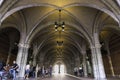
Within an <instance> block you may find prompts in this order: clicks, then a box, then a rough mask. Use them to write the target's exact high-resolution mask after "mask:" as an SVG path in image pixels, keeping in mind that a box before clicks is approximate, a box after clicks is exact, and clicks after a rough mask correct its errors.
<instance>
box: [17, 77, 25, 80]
mask: <svg viewBox="0 0 120 80" xmlns="http://www.w3.org/2000/svg"><path fill="white" fill-rule="evenodd" d="M24 79H25V78H24V77H18V78H17V80H24Z"/></svg>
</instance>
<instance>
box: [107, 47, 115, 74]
mask: <svg viewBox="0 0 120 80" xmlns="http://www.w3.org/2000/svg"><path fill="white" fill-rule="evenodd" d="M106 48H107V52H108V55H107V57H108V60H109V64H110V69H111V73H112V76H115V73H114V69H113V64H112V60H111V56H110V50H109V47H108V45H107V46H106Z"/></svg>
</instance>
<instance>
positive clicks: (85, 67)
mask: <svg viewBox="0 0 120 80" xmlns="http://www.w3.org/2000/svg"><path fill="white" fill-rule="evenodd" d="M82 54H83V71H84V77H88V75H87V66H86V51H82Z"/></svg>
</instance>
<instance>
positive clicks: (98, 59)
mask: <svg viewBox="0 0 120 80" xmlns="http://www.w3.org/2000/svg"><path fill="white" fill-rule="evenodd" d="M93 42H94V45H92V46H91V52H92V63H93V70H94V71H93V72H94V77H95V80H106V75H105V70H104V66H103V60H102V55H101V45H100V43H99V37H98V34H97V33H94V41H93Z"/></svg>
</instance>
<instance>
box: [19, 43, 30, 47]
mask: <svg viewBox="0 0 120 80" xmlns="http://www.w3.org/2000/svg"><path fill="white" fill-rule="evenodd" d="M18 46H19V47H23V48H29V47H30V46H29V44H28V43H19V44H18Z"/></svg>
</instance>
